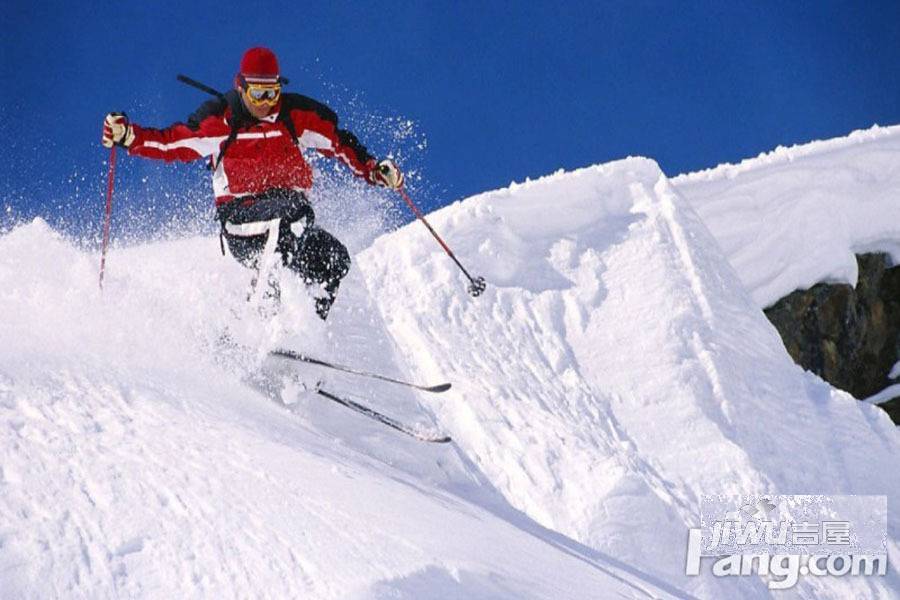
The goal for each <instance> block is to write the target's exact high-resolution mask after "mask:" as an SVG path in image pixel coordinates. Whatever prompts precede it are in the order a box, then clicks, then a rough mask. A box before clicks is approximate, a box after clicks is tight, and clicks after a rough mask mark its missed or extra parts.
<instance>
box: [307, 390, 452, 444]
mask: <svg viewBox="0 0 900 600" xmlns="http://www.w3.org/2000/svg"><path fill="white" fill-rule="evenodd" d="M316 392H317V393H318V394H319V395H320V396H323V397H325V398H328V399H329V400H331V401H332V402H337V403H338V404H340V405H342V406H346V407H347V408H349V409H350V410H355V411H356V412H358V413H360V414H362V415H365V416H367V417H369V418H370V419H374V420H376V421H378V422H379V423H383V424H385V425H387V426H388V427H391V428H393V429H396V430H397V431H400V432H402V433H405V434H406V435H408V436H410V437H412V438H415V439H417V440H419V441H422V442H431V443H434V444H446V443H447V442H449V441H451V440H450V436H447V435H440V436H439V435H435V436H431V435H427V434H423V433H419V432H418V431H416V430H414V429H412V428H411V427H409V426H407V425H404V424H403V423H401V422H400V421H397V420H394V419H392V418H390V417H389V416H387V415H383V414H381V413H380V412H378V411H377V410H374V409H371V408H369V407H368V406H364V405H362V404H360V403H359V402H354V401H353V400H350V399H349V398H342V397H341V396H336V395H334V394H332V393H330V392H326V391H325V390H323V389H319V390H316Z"/></svg>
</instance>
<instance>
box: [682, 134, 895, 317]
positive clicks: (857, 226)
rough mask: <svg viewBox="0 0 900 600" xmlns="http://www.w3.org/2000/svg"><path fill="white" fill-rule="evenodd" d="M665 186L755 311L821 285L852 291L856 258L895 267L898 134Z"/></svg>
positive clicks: (855, 139) (788, 153)
mask: <svg viewBox="0 0 900 600" xmlns="http://www.w3.org/2000/svg"><path fill="white" fill-rule="evenodd" d="M672 184H673V185H674V186H675V187H676V188H677V189H678V191H679V192H680V194H681V195H682V196H683V197H684V198H686V199H687V200H688V201H689V202H690V203H691V205H692V206H693V208H694V209H695V210H696V211H697V213H698V214H699V215H700V217H701V218H702V219H703V221H704V223H705V224H706V226H707V227H708V228H709V230H710V231H711V232H712V233H713V235H714V236H715V238H716V239H717V240H718V242H719V244H720V245H721V247H722V249H723V250H724V251H725V253H726V255H727V256H728V258H729V260H730V262H731V264H732V265H734V267H735V269H737V272H738V274H739V276H740V278H741V280H742V281H743V283H744V285H746V286H747V288H748V289H749V290H750V292H751V294H752V296H753V299H754V300H755V301H756V303H757V305H759V306H760V307H766V306H769V305H771V304H773V303H774V302H775V301H777V300H778V299H779V298H782V297H784V296H786V295H787V294H789V293H790V292H792V291H794V290H795V289H800V288H803V289H805V288H809V287H812V285H813V284H815V283H818V282H822V281H827V282H841V283H850V284H851V285H855V284H856V279H857V264H856V259H855V256H854V254H856V253H861V252H869V251H879V252H887V253H888V254H890V255H891V257H892V259H893V261H894V264H897V263H898V262H900V202H897V198H898V197H900V126H892V127H878V126H875V127H873V128H871V129H868V130H865V131H856V132H853V133H852V134H850V135H849V136H847V137H844V138H837V139H833V140H827V141H820V142H813V143H810V144H805V145H801V146H795V147H792V148H783V147H781V148H778V149H776V150H775V151H773V152H771V153H768V154H763V155H760V156H759V157H757V158H755V159H749V160H745V161H743V162H741V163H740V164H738V165H721V166H719V167H716V168H715V169H711V170H708V171H700V172H698V173H690V174H687V175H681V176H679V177H675V178H674V179H672Z"/></svg>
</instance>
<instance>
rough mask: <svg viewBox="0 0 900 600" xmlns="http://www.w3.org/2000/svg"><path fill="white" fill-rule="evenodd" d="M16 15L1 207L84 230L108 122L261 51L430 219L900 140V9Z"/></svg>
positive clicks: (174, 109)
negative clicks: (873, 130) (528, 193)
mask: <svg viewBox="0 0 900 600" xmlns="http://www.w3.org/2000/svg"><path fill="white" fill-rule="evenodd" d="M123 4H125V5H124V6H123ZM5 13H6V14H5V17H6V21H7V24H6V27H5V31H4V35H3V37H2V41H0V59H2V60H0V69H2V75H3V81H4V82H6V84H7V85H6V88H5V93H4V94H3V102H2V105H0V106H2V108H0V131H2V133H3V139H4V142H5V144H6V147H7V151H6V153H5V156H6V159H5V160H4V161H2V162H0V209H3V211H4V212H5V213H6V218H7V219H9V218H13V217H15V218H28V217H31V216H34V215H41V216H44V217H45V218H48V219H49V220H50V221H51V222H56V223H59V221H60V220H61V219H63V218H64V219H66V221H67V223H65V224H61V226H62V227H64V228H69V229H70V230H79V229H84V230H91V229H92V228H93V229H96V223H97V222H99V218H100V216H101V209H102V203H103V189H104V187H105V182H104V178H105V163H104V160H105V159H106V157H107V155H108V151H106V150H105V149H103V148H102V147H101V146H100V145H99V142H98V138H99V132H100V122H101V119H102V117H103V115H104V114H105V113H106V112H107V111H109V110H124V111H126V112H128V113H129V115H130V116H131V118H132V119H133V120H134V121H135V122H138V123H141V124H145V125H150V126H164V125H167V124H170V123H172V122H174V121H178V120H183V119H184V118H185V117H186V116H187V114H189V113H190V112H191V111H192V110H193V109H194V108H195V107H196V106H197V105H199V104H200V102H202V101H203V100H204V99H205V97H204V96H203V94H201V93H199V92H197V91H195V90H192V89H190V88H187V87H186V86H184V85H182V84H179V83H178V82H176V81H175V75H176V74H177V73H186V74H189V75H191V76H193V77H195V78H197V79H199V80H201V81H205V82H207V83H209V84H210V85H212V86H214V87H220V88H226V87H227V86H228V85H229V84H230V82H231V78H232V76H233V74H234V72H235V71H236V69H237V64H238V61H239V59H240V56H241V54H242V52H243V51H244V50H245V49H246V48H247V47H249V46H252V45H267V46H269V47H271V48H272V49H273V50H275V51H276V53H277V54H278V56H279V58H280V62H281V66H282V71H283V72H284V74H285V75H287V76H288V77H290V78H291V85H290V86H289V88H288V89H289V90H290V91H296V92H300V93H304V94H307V95H310V96H313V97H316V98H318V99H320V100H323V101H325V102H326V103H328V104H330V105H331V106H332V107H333V108H335V109H336V110H337V111H338V113H339V114H340V115H341V117H342V121H343V124H344V126H346V127H347V128H349V129H351V130H353V131H355V132H356V133H357V134H358V135H359V137H360V138H361V139H362V141H363V142H364V143H365V144H366V145H367V146H369V148H370V150H371V151H373V153H375V154H376V155H385V154H387V153H390V152H396V153H397V154H398V155H399V156H400V157H401V158H402V159H403V161H402V163H403V164H401V166H404V167H406V168H411V169H415V170H416V171H418V172H419V173H421V176H422V179H421V180H420V181H418V182H417V183H416V185H415V187H414V189H413V191H414V192H415V195H416V197H417V199H418V200H419V202H421V203H422V204H423V205H424V206H425V207H426V208H427V209H433V208H435V207H438V206H441V205H444V204H447V203H449V202H452V201H453V200H456V199H459V198H462V197H465V196H468V195H471V194H474V193H478V192H480V191H485V190H488V189H493V188H497V187H502V186H505V185H508V184H509V182H510V181H513V180H522V179H524V178H526V177H538V176H541V175H543V174H547V173H550V172H553V171H555V170H557V169H559V168H565V169H572V168H577V167H581V166H586V165H590V164H594V163H602V162H606V161H610V160H614V159H617V158H622V157H625V156H628V155H645V156H650V157H652V158H654V159H656V160H657V161H658V162H659V163H660V165H661V166H662V168H663V170H664V171H666V172H667V173H669V174H672V175H674V174H677V173H680V172H684V171H690V170H696V169H700V168H706V167H711V166H714V165H716V164H718V163H721V162H726V161H736V160H740V159H741V158H745V157H749V156H755V155H756V154H758V153H759V152H762V151H766V150H770V149H772V148H774V147H775V146H777V145H779V144H781V145H789V144H794V143H800V142H804V141H808V140H812V139H820V138H828V137H834V136H838V135H844V134H846V133H848V132H850V131H851V130H853V129H858V128H864V127H869V126H871V125H872V124H873V123H879V124H896V123H900V77H898V73H897V71H898V65H900V2H896V1H894V2H874V1H867V2H824V1H822V2H774V1H773V2H767V1H757V2H738V3H732V2H721V1H713V2H687V1H679V2H674V1H673V2H662V1H652V2H651V1H635V2H625V1H616V2H585V3H581V2H567V3H549V2H547V3H527V2H487V3H484V2H392V3H344V2H323V3H309V2H292V3H276V2H265V1H263V2H254V3H250V2H242V3H234V4H233V5H231V4H228V3H226V2H221V1H219V2H210V1H206V0H192V1H191V2H187V3H180V2H179V3H175V2H141V3H137V2H135V3H113V2H80V3H70V2H48V3H33V2H25V1H23V0H12V4H11V5H9V4H7V9H6V11H5ZM406 120H409V121H412V123H413V126H412V129H411V134H410V135H408V136H405V137H404V136H402V135H399V133H401V132H402V131H403V127H402V126H401V125H400V124H401V123H403V122H405V121H406ZM423 141H424V142H426V143H425V147H424V149H422V148H420V146H421V145H422V142H423ZM208 178H209V177H208V173H207V172H206V171H205V170H204V169H203V167H202V165H201V164H200V163H195V164H191V165H179V166H172V165H164V164H161V163H160V164H157V163H151V162H150V161H146V160H144V159H138V158H131V157H122V159H120V170H119V177H118V179H117V202H119V203H121V204H124V205H126V206H130V207H131V208H132V209H134V210H138V211H139V213H140V215H141V218H143V219H146V220H147V221H150V222H153V221H159V220H165V219H166V218H168V217H169V216H170V215H171V214H173V213H177V212H179V211H188V210H193V211H200V212H202V211H204V210H208V208H209V206H210V205H211V204H212V199H211V194H210V193H209V183H208ZM141 211H142V212H141ZM10 215H12V216H10ZM2 218H3V217H2V216H0V219H2Z"/></svg>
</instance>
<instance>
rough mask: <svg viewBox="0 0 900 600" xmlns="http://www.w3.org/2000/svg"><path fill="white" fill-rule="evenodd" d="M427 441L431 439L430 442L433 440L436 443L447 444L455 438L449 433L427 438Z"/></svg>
mask: <svg viewBox="0 0 900 600" xmlns="http://www.w3.org/2000/svg"><path fill="white" fill-rule="evenodd" d="M426 441H429V442H432V443H435V444H447V443H449V442H452V441H453V439H452V438H451V437H450V436H449V435H445V436H443V437H436V438H426Z"/></svg>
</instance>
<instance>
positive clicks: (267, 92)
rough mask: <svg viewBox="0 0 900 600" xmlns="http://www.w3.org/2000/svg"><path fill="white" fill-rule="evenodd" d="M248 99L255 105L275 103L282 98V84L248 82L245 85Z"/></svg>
mask: <svg viewBox="0 0 900 600" xmlns="http://www.w3.org/2000/svg"><path fill="white" fill-rule="evenodd" d="M244 91H245V92H246V94H247V99H248V100H250V104H253V105H254V106H261V105H263V104H268V105H274V104H275V103H276V102H278V99H279V98H281V85H279V84H277V83H276V84H258V83H248V84H246V85H245V86H244Z"/></svg>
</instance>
